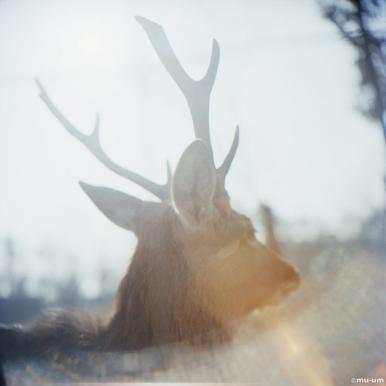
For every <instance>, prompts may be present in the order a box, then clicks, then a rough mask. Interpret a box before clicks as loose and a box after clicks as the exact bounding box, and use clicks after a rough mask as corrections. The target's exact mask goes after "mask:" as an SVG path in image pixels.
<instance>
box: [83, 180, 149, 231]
mask: <svg viewBox="0 0 386 386" xmlns="http://www.w3.org/2000/svg"><path fill="white" fill-rule="evenodd" d="M79 185H80V187H81V188H82V189H83V191H84V192H85V193H86V194H87V195H88V196H89V197H90V198H91V201H92V202H93V203H94V204H95V205H96V207H97V208H98V209H99V210H100V211H101V212H102V213H103V214H104V215H105V216H106V217H107V218H108V219H109V220H111V221H112V222H113V223H114V224H116V225H118V226H120V227H122V228H125V229H127V230H129V231H133V232H135V231H136V229H138V219H139V218H140V214H141V211H142V208H143V207H144V205H145V203H144V202H143V201H142V200H140V199H138V198H135V197H133V196H130V195H128V194H125V193H122V192H118V191H117V190H114V189H110V188H105V187H102V186H93V185H88V184H85V183H84V182H79Z"/></svg>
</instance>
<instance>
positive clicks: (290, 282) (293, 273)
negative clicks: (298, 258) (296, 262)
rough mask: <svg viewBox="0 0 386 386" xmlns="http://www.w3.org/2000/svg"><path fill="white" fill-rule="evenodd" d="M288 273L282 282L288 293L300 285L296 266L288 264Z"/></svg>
mask: <svg viewBox="0 0 386 386" xmlns="http://www.w3.org/2000/svg"><path fill="white" fill-rule="evenodd" d="M289 268H290V269H289V273H288V276H287V279H286V281H285V282H284V283H283V286H282V288H283V290H284V291H285V292H286V293H288V292H291V291H294V290H295V289H297V288H298V287H299V285H300V275H299V272H298V271H297V270H296V268H294V267H291V266H289Z"/></svg>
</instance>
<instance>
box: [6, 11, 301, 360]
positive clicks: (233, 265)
mask: <svg viewBox="0 0 386 386" xmlns="http://www.w3.org/2000/svg"><path fill="white" fill-rule="evenodd" d="M136 20H137V21H138V23H139V24H140V25H141V26H142V28H143V29H144V31H145V33H146V34H147V36H148V38H149V41H150V43H151V45H152V46H153V48H154V50H155V52H156V53H157V55H158V58H159V59H160V61H161V63H162V64H163V66H164V67H165V69H166V70H167V72H168V73H169V74H170V76H171V77H172V79H173V80H174V82H175V83H176V84H177V86H178V87H179V89H180V90H181V92H182V94H183V95H184V97H185V99H186V101H187V104H188V107H189V110H190V115H191V118H192V121H193V128H194V133H195V139H194V141H193V142H192V143H191V144H190V145H189V146H188V147H187V148H186V149H185V150H184V152H183V153H182V155H181V157H180V159H179V161H178V164H177V166H176V168H175V170H174V172H172V170H171V168H170V166H169V165H168V167H167V180H166V182H165V183H164V184H158V183H155V182H153V181H151V180H149V179H147V178H145V177H143V176H141V175H139V174H137V173H135V172H133V171H132V170H129V169H126V168H124V167H122V166H120V165H118V164H116V163H115V162H114V161H113V160H112V159H111V158H110V157H109V156H108V155H107V154H106V153H105V152H104V150H103V148H102V145H101V143H100V140H99V117H98V116H97V119H96V123H95V128H94V130H93V131H92V133H91V134H89V135H87V134H83V133H82V132H81V131H80V130H79V129H77V128H76V127H75V126H74V125H73V124H72V123H71V122H70V121H69V120H68V119H67V118H66V117H65V115H64V114H63V113H62V112H61V111H60V110H59V108H58V107H57V106H56V104H55V103H54V102H53V101H52V99H51V98H50V96H49V94H48V93H47V91H46V89H45V88H44V86H43V85H42V83H41V82H40V81H39V80H37V86H38V88H39V90H40V97H41V99H42V101H43V102H44V103H45V105H46V106H47V107H48V109H49V110H50V112H51V113H52V114H53V116H54V117H55V118H56V119H57V120H58V121H59V122H60V124H61V125H62V126H63V128H64V129H65V130H66V131H67V132H68V133H69V134H70V135H71V136H72V137H74V138H75V139H76V140H77V141H79V142H80V143H81V144H83V145H84V146H85V147H86V149H88V150H89V151H90V152H91V153H92V154H93V155H94V156H95V157H96V158H97V159H98V160H99V161H100V162H101V163H102V164H103V165H105V166H106V167H107V168H108V169H110V170H111V171H112V172H114V173H116V174H118V175H120V176H121V177H123V178H125V179H127V180H129V181H131V182H133V183H135V184H137V185H138V186H140V187H142V188H144V189H145V190H146V191H148V192H150V193H152V194H153V195H154V196H155V198H156V199H157V201H144V200H142V199H139V198H136V197H134V196H131V195H129V194H127V193H123V192H120V191H117V190H114V189H111V188H107V187H102V186H94V185H90V184H87V183H84V182H80V187H81V188H82V189H83V191H84V192H85V193H86V195H87V196H88V197H89V198H90V199H91V201H92V202H93V203H94V204H95V206H96V207H97V208H98V209H99V210H100V211H101V212H102V214H103V215H104V216H105V217H107V218H108V219H109V220H110V221H112V222H113V223H114V224H116V225H118V226H119V227H122V228H124V229H126V230H128V231H130V232H133V233H134V234H135V236H136V237H137V246H136V249H135V251H134V254H133V256H132V259H131V262H130V264H129V267H128V269H127V271H126V273H125V274H124V276H123V278H122V280H121V282H120V284H119V287H118V290H117V293H116V300H115V309H114V313H113V315H112V317H111V319H110V320H109V321H108V322H107V323H106V324H101V323H98V322H95V321H94V320H90V318H88V317H84V318H83V317H81V316H79V315H77V314H74V313H71V312H65V311H63V312H56V313H50V314H45V315H43V316H41V317H40V318H38V319H37V321H35V322H33V323H32V324H29V325H11V326H4V325H3V326H1V327H0V343H1V351H0V353H1V357H2V359H3V360H12V359H13V360H15V359H18V358H20V357H25V356H44V355H49V354H50V353H52V352H54V351H59V352H71V351H93V350H95V351H98V350H102V351H130V350H139V349H142V348H145V347H150V346H159V345H163V344H168V343H179V342H183V343H184V344H189V345H192V346H193V347H196V346H199V347H202V346H205V345H208V344H209V345H211V344H220V343H222V342H227V341H229V340H230V339H232V337H233V336H234V333H235V326H237V324H238V323H240V322H241V321H242V320H243V319H244V318H246V317H247V316H248V315H250V314H251V313H252V312H253V311H255V310H260V309H263V308H264V307H266V306H269V305H277V304H279V303H280V302H281V301H282V300H283V299H284V298H286V296H288V295H289V294H290V293H291V292H292V291H294V290H295V289H296V288H297V287H298V286H299V284H300V276H299V274H298V272H297V270H296V268H295V267H294V266H293V265H292V264H291V263H290V262H289V261H287V260H286V259H285V258H284V257H283V256H281V255H280V254H279V253H278V252H277V251H276V250H275V246H270V245H269V244H268V245H264V244H263V243H262V242H260V241H258V239H257V238H256V235H255V229H254V227H253V224H252V221H251V219H250V218H249V217H247V216H245V215H243V214H240V213H238V212H237V211H235V210H234V209H233V208H232V206H231V202H230V196H229V194H228V192H227V190H226V188H225V180H226V176H227V174H228V172H229V170H230V167H231V164H232V161H233V159H234V156H235V154H236V150H237V148H238V143H239V128H238V127H236V130H235V134H234V139H233V142H232V144H231V146H230V149H229V152H228V153H227V155H226V157H225V159H224V161H223V162H222V163H221V164H220V165H219V166H218V167H216V165H215V162H214V156H213V147H212V144H211V139H210V131H209V105H210V96H211V92H212V89H213V86H214V83H215V78H216V73H217V69H218V64H219V55H220V49H219V44H218V43H217V41H216V40H213V44H212V53H211V58H210V61H209V66H208V69H207V71H206V74H205V75H204V76H203V78H202V79H200V80H193V79H192V78H191V77H190V76H189V75H188V74H187V73H186V71H185V69H184V68H183V67H182V65H181V64H180V62H179V60H178V58H177V56H176V54H175V53H174V51H173V48H172V46H171V44H170V42H169V40H168V38H167V35H166V33H165V31H164V29H163V27H162V26H161V25H159V24H157V23H155V22H153V21H150V20H148V19H146V18H144V17H140V16H137V17H136Z"/></svg>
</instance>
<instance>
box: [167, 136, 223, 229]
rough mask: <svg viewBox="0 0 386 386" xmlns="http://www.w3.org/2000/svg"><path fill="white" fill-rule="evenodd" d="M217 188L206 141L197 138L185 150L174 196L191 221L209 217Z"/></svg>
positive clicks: (180, 162)
mask: <svg viewBox="0 0 386 386" xmlns="http://www.w3.org/2000/svg"><path fill="white" fill-rule="evenodd" d="M215 188H216V169H215V167H214V164H213V159H212V157H211V155H210V153H209V150H208V148H207V146H206V145H205V143H204V142H203V141H201V140H197V141H194V142H193V143H192V144H191V145H189V146H188V148H187V149H186V150H185V151H184V153H183V154H182V156H181V159H180V161H179V163H178V165H177V169H176V172H175V173H174V178H173V186H172V195H173V200H174V204H175V206H176V208H177V209H178V211H179V213H180V214H181V215H182V216H183V217H184V219H185V220H186V221H187V222H188V223H192V222H193V223H194V222H197V221H200V220H203V219H205V218H208V217H210V215H211V213H212V207H213V196H214V192H215Z"/></svg>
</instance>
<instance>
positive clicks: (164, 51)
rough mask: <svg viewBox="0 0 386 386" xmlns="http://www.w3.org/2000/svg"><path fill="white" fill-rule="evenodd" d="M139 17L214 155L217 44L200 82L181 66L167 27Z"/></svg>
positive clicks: (194, 122)
mask: <svg viewBox="0 0 386 386" xmlns="http://www.w3.org/2000/svg"><path fill="white" fill-rule="evenodd" d="M135 18H136V20H137V21H138V22H139V23H140V24H141V26H142V27H143V29H144V30H145V32H146V34H147V36H148V37H149V39H150V42H151V44H152V46H153V48H154V49H155V51H156V52H157V55H158V57H159V58H160V60H161V62H162V64H163V65H164V66H165V68H166V70H167V71H168V72H169V74H170V76H171V77H172V78H173V79H174V81H175V82H176V83H177V85H178V87H179V88H180V90H181V91H182V93H183V94H184V96H185V98H186V100H187V102H188V106H189V109H190V112H191V115H192V119H193V126H194V132H195V135H196V138H201V139H202V140H203V141H204V142H205V143H206V144H207V145H208V147H209V149H210V151H211V154H212V156H213V149H212V146H211V142H210V134H209V100H210V94H211V91H212V88H213V84H214V81H215V79H216V73H217V68H218V63H219V57H220V48H219V45H218V43H217V41H216V40H213V47H212V56H211V59H210V63H209V67H208V70H207V72H206V74H205V76H204V77H203V78H202V79H200V80H198V81H196V80H194V79H192V78H191V77H190V76H189V75H188V74H187V73H186V71H185V70H184V68H183V67H182V66H181V63H180V62H179V60H178V59H177V56H176V55H175V53H174V51H173V48H172V47H171V45H170V43H169V40H168V38H167V36H166V34H165V31H164V29H163V27H162V26H160V25H159V24H157V23H154V22H152V21H151V20H148V19H146V18H144V17H142V16H136V17H135Z"/></svg>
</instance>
